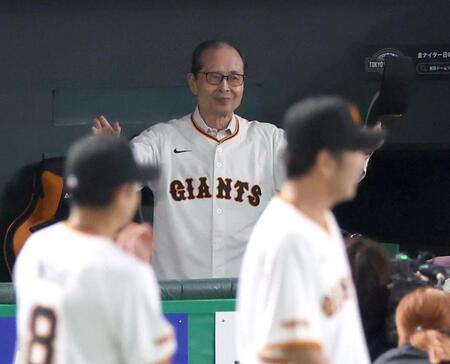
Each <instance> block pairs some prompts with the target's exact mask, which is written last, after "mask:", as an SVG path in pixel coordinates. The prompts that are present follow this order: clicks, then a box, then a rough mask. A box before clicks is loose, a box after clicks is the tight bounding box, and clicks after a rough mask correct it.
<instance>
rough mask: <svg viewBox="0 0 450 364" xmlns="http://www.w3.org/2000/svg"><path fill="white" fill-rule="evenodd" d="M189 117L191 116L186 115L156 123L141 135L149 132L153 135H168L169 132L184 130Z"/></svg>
mask: <svg viewBox="0 0 450 364" xmlns="http://www.w3.org/2000/svg"><path fill="white" fill-rule="evenodd" d="M190 115H191V114H186V115H184V116H182V117H181V118H178V119H171V120H168V121H163V122H158V123H156V124H154V125H151V126H150V127H148V128H147V129H145V130H144V131H143V132H142V133H141V134H145V133H151V132H153V133H155V134H167V133H170V132H171V131H174V130H178V129H180V128H184V127H185V126H186V125H187V124H188V123H189V121H190Z"/></svg>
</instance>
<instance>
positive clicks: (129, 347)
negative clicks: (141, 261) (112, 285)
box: [117, 267, 176, 364]
mask: <svg viewBox="0 0 450 364" xmlns="http://www.w3.org/2000/svg"><path fill="white" fill-rule="evenodd" d="M123 294H124V296H123V300H122V302H123V305H122V307H121V308H120V310H119V312H120V313H119V314H120V315H121V316H122V317H121V320H120V327H119V330H120V332H118V333H117V335H118V336H119V340H118V341H119V342H120V345H121V352H122V357H123V360H124V362H126V363H136V364H140V363H142V364H150V363H154V362H159V361H161V360H164V359H167V358H169V357H171V356H172V355H173V354H174V352H175V349H176V340H175V336H174V330H173V328H172V326H171V325H170V324H169V323H168V322H167V321H166V319H165V318H164V316H163V314H162V311H161V303H160V298H159V287H158V283H157V281H156V278H155V276H154V273H153V271H152V270H151V268H150V267H139V269H138V274H136V275H135V277H133V278H132V281H129V282H127V288H126V289H125V292H123Z"/></svg>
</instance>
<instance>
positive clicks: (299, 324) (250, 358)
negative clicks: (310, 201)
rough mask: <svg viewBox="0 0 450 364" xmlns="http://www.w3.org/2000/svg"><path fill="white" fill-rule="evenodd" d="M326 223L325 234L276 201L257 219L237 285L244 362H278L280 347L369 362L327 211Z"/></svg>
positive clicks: (343, 363)
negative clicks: (315, 351) (326, 229)
mask: <svg viewBox="0 0 450 364" xmlns="http://www.w3.org/2000/svg"><path fill="white" fill-rule="evenodd" d="M327 222H328V226H329V232H327V231H325V230H324V229H323V228H322V227H320V226H319V225H318V224H316V223H315V222H313V220H311V219H309V218H308V217H306V216H305V215H304V214H302V213H301V212H300V211H299V210H298V209H296V208H295V207H293V206H292V205H290V204H288V203H286V202H284V201H283V200H282V199H281V198H280V197H278V196H276V197H275V198H274V199H273V200H272V201H271V202H270V204H269V205H268V207H267V209H266V210H265V211H264V213H263V214H262V216H261V218H260V219H259V221H258V222H257V224H256V226H255V230H254V231H253V233H252V235H251V238H250V242H249V244H248V247H247V251H246V253H245V257H244V261H243V265H242V271H241V275H240V281H239V292H238V330H237V339H238V341H237V344H238V351H239V358H240V360H241V363H243V364H256V363H269V362H274V363H275V362H277V363H278V362H279V363H281V362H284V361H282V360H283V358H282V357H281V351H280V349H281V348H293V347H295V348H310V349H320V350H322V352H323V354H324V355H325V357H326V358H327V359H328V360H329V362H330V363H339V364H366V363H369V357H368V353H367V348H366V343H365V339H364V333H363V330H362V326H361V321H360V317H359V311H358V303H357V299H356V294H355V289H354V286H353V282H352V279H351V271H350V268H349V265H348V260H347V256H346V252H345V248H344V244H343V241H342V237H341V235H340V231H339V228H338V226H337V224H336V222H335V219H334V217H333V215H332V213H331V212H329V213H328V215H327ZM270 360H272V361H270ZM276 360H279V361H276Z"/></svg>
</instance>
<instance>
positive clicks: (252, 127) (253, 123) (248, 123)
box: [239, 116, 284, 135]
mask: <svg viewBox="0 0 450 364" xmlns="http://www.w3.org/2000/svg"><path fill="white" fill-rule="evenodd" d="M239 122H240V123H241V125H243V126H244V127H247V128H248V129H249V131H253V132H260V133H267V134H281V135H283V134H284V130H283V129H281V128H279V127H278V126H276V125H275V124H273V123H269V122H265V121H258V120H247V119H245V118H243V117H241V116H239Z"/></svg>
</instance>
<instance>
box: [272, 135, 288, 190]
mask: <svg viewBox="0 0 450 364" xmlns="http://www.w3.org/2000/svg"><path fill="white" fill-rule="evenodd" d="M273 142H274V146H273V148H274V154H275V155H274V164H275V165H274V166H273V170H274V184H275V190H276V191H277V192H279V191H280V190H281V185H282V184H283V182H284V181H285V179H286V170H285V166H284V161H283V156H284V151H285V147H286V140H285V135H284V130H283V129H279V128H277V133H276V134H275V135H274V140H273Z"/></svg>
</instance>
